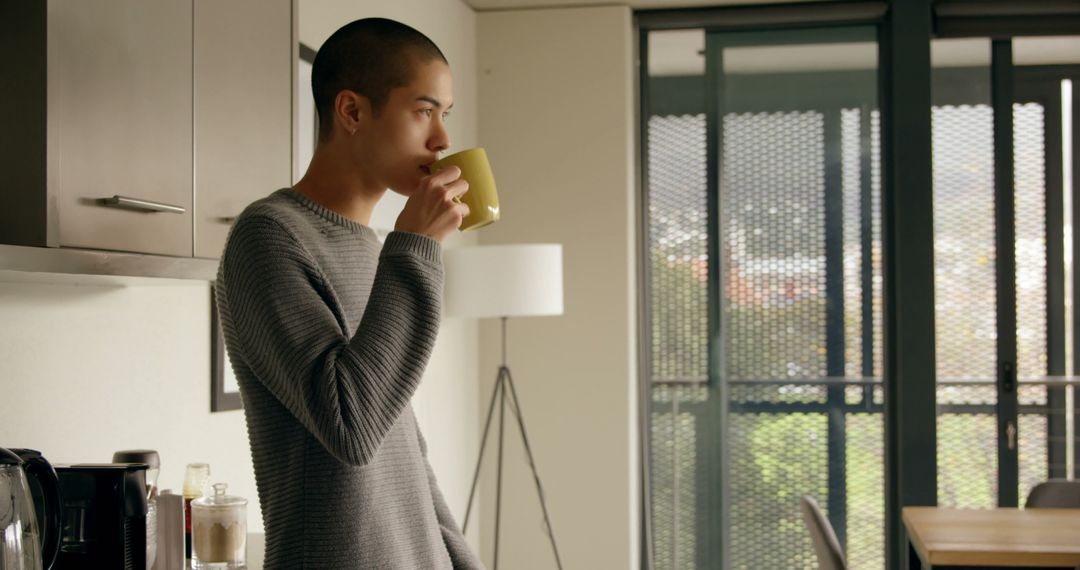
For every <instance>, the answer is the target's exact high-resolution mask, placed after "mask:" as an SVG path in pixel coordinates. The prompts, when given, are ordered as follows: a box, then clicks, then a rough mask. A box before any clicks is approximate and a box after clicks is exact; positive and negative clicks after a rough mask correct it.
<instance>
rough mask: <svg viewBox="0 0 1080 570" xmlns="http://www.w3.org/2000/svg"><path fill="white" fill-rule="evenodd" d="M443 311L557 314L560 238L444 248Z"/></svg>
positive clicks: (459, 314) (560, 307)
mask: <svg viewBox="0 0 1080 570" xmlns="http://www.w3.org/2000/svg"><path fill="white" fill-rule="evenodd" d="M443 260H444V262H445V264H446V313H447V314H448V315H450V316H456V317H473V318H486V317H523V316H539V315H561V314H562V312H563V287H562V285H563V277H562V245H561V244H522V245H481V246H472V247H461V248H457V249H448V250H445V251H444V252H443Z"/></svg>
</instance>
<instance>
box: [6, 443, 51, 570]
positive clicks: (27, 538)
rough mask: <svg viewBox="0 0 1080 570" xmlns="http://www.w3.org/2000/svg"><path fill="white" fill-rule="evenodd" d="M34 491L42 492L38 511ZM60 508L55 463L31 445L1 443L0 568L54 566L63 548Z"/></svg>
mask: <svg viewBox="0 0 1080 570" xmlns="http://www.w3.org/2000/svg"><path fill="white" fill-rule="evenodd" d="M27 475H29V476H30V479H27ZM30 480H33V482H34V484H33V487H31V483H30ZM31 488H33V489H34V491H37V493H34V492H33V491H31ZM35 494H40V502H41V509H40V512H39V513H38V514H35V509H34V495H35ZM61 508H62V507H61V502H60V485H59V482H58V480H57V478H56V471H54V470H53V468H52V465H50V464H49V462H48V461H46V460H45V458H44V457H42V456H41V454H40V453H38V452H37V451H34V450H32V449H11V450H8V449H4V448H2V447H0V570H39V569H40V570H49V569H50V568H52V565H53V563H54V562H55V561H56V555H57V552H59V550H60V530H61V528H62V524H61V520H60V517H61V513H62V512H63V511H62V510H61Z"/></svg>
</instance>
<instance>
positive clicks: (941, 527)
mask: <svg viewBox="0 0 1080 570" xmlns="http://www.w3.org/2000/svg"><path fill="white" fill-rule="evenodd" d="M902 516H903V521H904V528H905V530H906V531H907V537H908V545H909V549H908V560H909V568H910V569H911V570H917V569H920V570H925V569H931V568H934V569H936V568H1068V569H1070V570H1073V569H1076V568H1077V567H1080V509H1009V508H1003V509H954V508H945V507H904V509H903V511H902Z"/></svg>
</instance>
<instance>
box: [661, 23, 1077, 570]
mask: <svg viewBox="0 0 1080 570" xmlns="http://www.w3.org/2000/svg"><path fill="white" fill-rule="evenodd" d="M877 31H878V30H877V28H876V27H874V26H858V25H854V26H836V27H816V28H812V29H799V28H794V27H786V28H785V29H782V30H773V31H710V29H709V28H707V27H706V26H701V27H697V28H692V27H683V28H680V29H670V30H657V31H650V32H648V33H646V34H645V35H644V36H643V44H642V45H643V49H642V52H643V54H644V56H645V58H644V61H645V64H644V65H645V66H646V70H645V72H644V73H643V75H642V80H643V93H644V94H645V95H644V98H643V104H644V109H643V116H642V119H643V122H642V129H643V147H644V151H645V153H644V156H643V161H644V162H645V165H644V168H643V170H644V172H645V178H644V185H643V186H644V206H645V212H644V229H645V238H644V245H645V248H644V250H645V252H646V255H647V257H646V258H645V259H644V260H643V263H644V265H645V281H644V283H645V287H644V293H645V305H646V311H645V313H644V315H645V321H646V328H645V331H646V332H645V339H646V341H647V342H646V344H645V348H646V351H645V352H646V353H647V357H646V365H645V366H644V368H643V369H644V370H645V371H646V390H647V398H648V401H649V414H648V426H647V428H648V431H647V434H648V440H649V441H648V443H649V445H648V452H647V454H646V455H647V457H648V458H649V460H648V476H649V480H650V485H649V488H650V491H651V493H650V497H649V505H648V506H649V508H650V509H651V518H650V521H649V522H650V523H651V537H652V553H651V555H652V562H653V565H654V567H655V568H658V569H691V568H701V569H705V568H814V567H816V560H815V558H814V553H813V550H812V547H811V543H810V538H809V535H808V533H807V532H806V530H805V526H804V523H803V521H802V518H801V515H800V511H799V500H800V498H801V497H802V496H803V495H810V496H812V497H814V498H815V499H816V500H817V501H818V503H819V504H820V505H821V506H822V508H823V509H824V510H825V512H826V514H827V516H828V518H829V520H830V522H831V524H832V526H833V528H834V530H835V531H836V534H837V535H838V538H839V539H840V542H841V544H842V545H843V546H844V549H845V553H846V557H847V560H848V563H849V566H850V567H851V568H855V569H859V568H883V567H885V558H886V549H885V528H886V511H885V504H886V501H885V490H886V471H885V457H886V456H887V450H886V448H885V428H884V420H883V412H884V410H885V404H886V402H885V393H886V390H885V389H884V385H883V383H882V378H883V370H884V368H883V359H884V349H883V346H884V340H883V335H884V332H883V331H884V330H885V324H886V323H884V322H883V321H884V317H883V312H884V310H883V307H884V299H883V282H884V281H885V280H884V275H883V259H882V255H883V251H884V250H885V245H886V244H884V243H883V237H882V234H883V231H882V230H883V227H882V226H883V222H882V220H883V218H884V216H885V214H886V212H884V211H883V199H882V178H883V175H882V173H883V168H882V166H883V165H882V144H883V143H882V141H883V140H884V139H885V137H884V135H883V132H882V129H883V127H882V121H881V117H880V113H879V110H878V109H879V96H878V89H879V84H880V83H881V81H880V80H881V78H880V77H879V71H878V61H879V48H878V40H877ZM930 47H931V62H930V63H931V69H930V77H931V82H930V86H931V88H932V89H931V90H932V98H931V108H930V109H927V113H928V114H929V116H930V117H931V135H932V136H931V139H932V140H931V144H932V148H931V154H932V173H931V175H932V184H933V212H932V214H933V215H932V219H933V224H932V227H926V228H921V229H920V228H916V230H917V231H925V232H927V235H930V236H932V242H933V269H934V272H933V299H931V300H927V303H932V304H933V315H934V330H933V334H934V337H935V341H934V348H935V351H934V356H935V358H936V367H935V369H934V370H935V372H936V384H934V385H933V386H934V388H935V391H934V394H935V396H936V402H937V408H936V415H933V416H930V415H929V412H928V417H927V418H926V419H927V422H928V423H931V422H935V421H936V434H937V435H936V442H937V452H936V462H935V454H933V453H930V452H927V455H928V456H929V457H928V458H927V461H926V465H925V469H927V470H935V471H936V474H937V478H936V497H937V501H938V503H939V504H941V505H944V506H959V507H976V508H987V507H995V506H1016V505H1022V504H1023V501H1024V498H1025V497H1026V495H1027V492H1028V491H1029V490H1030V488H1031V487H1032V486H1033V485H1034V484H1036V483H1037V482H1039V481H1042V480H1045V479H1047V478H1050V477H1072V476H1075V475H1077V474H1078V473H1077V470H1076V461H1075V456H1076V453H1077V441H1076V433H1077V425H1076V422H1075V419H1074V417H1075V411H1076V404H1075V401H1074V397H1073V394H1072V392H1073V386H1074V385H1075V384H1076V381H1075V380H1074V379H1075V376H1074V374H1076V372H1075V371H1076V364H1075V362H1076V360H1077V358H1080V356H1078V353H1080V351H1078V350H1076V349H1075V348H1074V347H1075V346H1077V343H1078V342H1080V341H1078V340H1077V338H1076V335H1075V334H1074V332H1073V331H1075V329H1076V315H1075V311H1073V309H1072V299H1073V298H1074V293H1073V292H1074V290H1075V289H1076V283H1077V279H1078V278H1080V277H1078V276H1077V275H1076V273H1075V272H1074V271H1073V270H1072V267H1073V264H1072V255H1073V253H1072V252H1073V250H1074V249H1075V243H1076V240H1077V239H1080V236H1074V235H1073V234H1074V232H1072V219H1073V218H1074V217H1075V216H1074V215H1073V211H1074V209H1076V208H1077V204H1076V201H1075V200H1074V199H1073V198H1072V193H1073V186H1072V182H1071V164H1072V162H1073V161H1074V160H1075V155H1076V149H1075V147H1074V143H1073V141H1074V140H1075V134H1074V133H1075V129H1076V127H1075V121H1076V115H1077V113H1076V111H1075V109H1076V108H1077V103H1076V101H1075V100H1074V99H1073V98H1072V95H1071V89H1072V81H1075V80H1077V78H1078V77H1080V75H1078V74H1080V67H1078V66H1077V65H1076V64H1078V63H1080V61H1076V60H1080V56H1077V55H1075V54H1080V44H1077V43H1076V39H1075V38H1031V39H1015V40H996V41H991V40H990V39H985V38H974V39H972V38H965V39H948V40H934V41H933V42H932V44H931V46H930ZM896 196H898V198H897V199H903V196H904V193H903V192H897V193H896ZM904 279H905V275H896V276H895V277H894V280H901V281H902V280H904ZM904 356H905V355H903V354H899V355H897V358H904ZM910 380H911V379H910V378H905V377H902V375H901V376H898V377H897V378H895V379H894V380H893V381H895V382H899V383H903V382H906V381H910ZM930 386H931V385H930V384H927V388H928V389H929V387H930ZM898 389H899V391H900V392H901V393H902V392H903V390H905V387H904V386H900V387H899V388H898ZM928 410H929V408H928ZM928 439H930V441H933V439H932V438H928ZM929 490H930V491H933V490H934V489H932V488H930V489H929ZM897 516H898V515H897Z"/></svg>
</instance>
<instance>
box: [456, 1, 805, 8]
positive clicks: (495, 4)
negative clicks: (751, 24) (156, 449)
mask: <svg viewBox="0 0 1080 570" xmlns="http://www.w3.org/2000/svg"><path fill="white" fill-rule="evenodd" d="M464 1H465V3H466V4H468V5H469V6H471V7H472V8H473V9H474V10H478V11H484V10H520V9H522V8H584V7H586V6H629V7H631V8H634V9H646V8H650V9H651V8H694V7H702V6H733V5H740V4H741V5H747V4H779V3H788V2H791V1H796V2H813V1H815V0H464ZM817 1H820V0H817Z"/></svg>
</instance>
